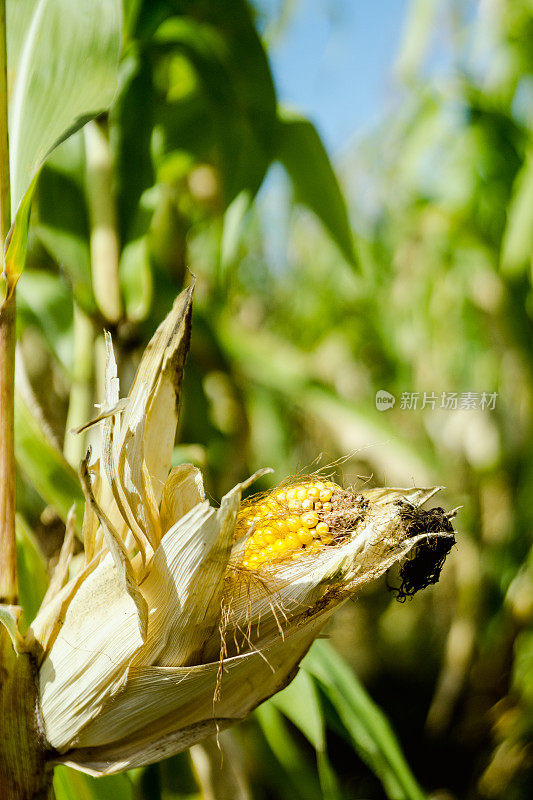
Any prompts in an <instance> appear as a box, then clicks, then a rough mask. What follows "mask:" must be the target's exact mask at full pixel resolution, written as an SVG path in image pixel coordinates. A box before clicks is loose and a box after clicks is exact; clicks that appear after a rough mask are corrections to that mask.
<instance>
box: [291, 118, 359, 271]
mask: <svg viewBox="0 0 533 800" xmlns="http://www.w3.org/2000/svg"><path fill="white" fill-rule="evenodd" d="M277 157H278V158H279V160H280V161H281V163H282V164H283V166H284V167H285V169H286V170H287V172H288V173H289V175H290V178H291V180H292V182H293V184H294V189H295V192H296V199H297V200H299V201H300V202H301V203H303V204H304V205H306V206H308V207H309V208H310V209H311V210H312V211H314V213H315V214H316V215H317V217H318V218H319V219H320V220H321V221H322V223H323V224H324V226H325V227H326V228H327V230H328V231H329V233H330V234H331V236H332V237H333V239H334V241H335V242H336V243H337V245H338V247H339V249H340V250H341V252H342V253H343V255H344V257H345V258H346V260H347V261H348V262H349V263H350V264H353V265H354V266H355V265H356V264H357V258H356V255H355V247H354V241H353V235H352V229H351V226H350V221H349V219H348V210H347V208H346V202H345V200H344V197H343V195H342V192H341V189H340V187H339V183H338V181H337V178H336V176H335V172H334V171H333V167H332V166H331V162H330V160H329V158H328V154H327V153H326V150H325V148H324V145H323V144H322V141H321V139H320V136H319V135H318V133H317V131H316V128H315V127H314V125H312V124H311V122H309V120H307V119H305V118H303V117H299V116H290V115H288V114H284V115H283V116H282V117H280V119H279V125H278V153H277Z"/></svg>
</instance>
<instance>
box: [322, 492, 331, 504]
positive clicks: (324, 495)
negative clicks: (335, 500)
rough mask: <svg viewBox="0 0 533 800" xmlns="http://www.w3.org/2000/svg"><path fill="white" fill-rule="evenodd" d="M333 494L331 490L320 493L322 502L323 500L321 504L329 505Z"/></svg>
mask: <svg viewBox="0 0 533 800" xmlns="http://www.w3.org/2000/svg"><path fill="white" fill-rule="evenodd" d="M332 494H333V492H332V491H331V489H322V491H321V492H320V500H321V502H322V503H327V502H328V501H329V500H331V495H332Z"/></svg>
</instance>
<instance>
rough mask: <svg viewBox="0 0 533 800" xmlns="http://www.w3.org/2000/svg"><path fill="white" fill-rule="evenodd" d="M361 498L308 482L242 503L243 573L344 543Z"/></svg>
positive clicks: (239, 533) (329, 485)
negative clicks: (244, 570)
mask: <svg viewBox="0 0 533 800" xmlns="http://www.w3.org/2000/svg"><path fill="white" fill-rule="evenodd" d="M364 504H365V501H364V498H363V497H362V496H357V495H356V494H355V493H351V492H345V491H344V490H343V489H341V487H340V486H338V485H337V484H336V483H333V481H330V480H319V479H316V480H313V479H304V480H301V481H298V482H296V483H293V484H291V485H288V486H286V487H284V488H282V489H278V490H275V491H273V492H271V493H270V494H268V495H267V496H264V495H263V496H260V497H259V498H251V500H248V501H247V502H245V503H243V505H242V506H241V510H240V513H239V516H238V518H237V525H236V538H237V540H239V539H246V547H245V550H244V554H243V560H242V562H241V567H243V568H244V569H247V570H256V569H261V568H268V567H269V566H271V565H273V564H276V563H278V562H280V561H283V560H286V559H292V560H293V561H296V560H298V559H299V558H301V557H305V556H306V555H309V554H313V553H317V552H320V550H322V549H323V548H324V547H326V546H328V545H333V544H335V543H336V542H339V541H341V540H342V538H343V536H345V535H346V533H347V531H349V530H350V529H352V528H353V527H354V525H355V522H356V521H357V518H358V517H359V516H360V514H359V511H360V510H361V509H362V508H363V507H364Z"/></svg>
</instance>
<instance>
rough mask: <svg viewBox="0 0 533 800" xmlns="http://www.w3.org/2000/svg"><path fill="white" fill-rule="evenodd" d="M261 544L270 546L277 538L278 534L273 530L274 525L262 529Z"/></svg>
mask: <svg viewBox="0 0 533 800" xmlns="http://www.w3.org/2000/svg"><path fill="white" fill-rule="evenodd" d="M262 531H263V542H264V544H272V542H275V541H276V539H277V538H278V532H277V531H276V530H275V529H274V523H273V524H272V527H270V526H269V527H268V528H263V529H262Z"/></svg>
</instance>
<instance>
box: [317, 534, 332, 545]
mask: <svg viewBox="0 0 533 800" xmlns="http://www.w3.org/2000/svg"><path fill="white" fill-rule="evenodd" d="M320 541H321V543H322V544H331V542H332V541H333V536H332V535H331V533H323V534H322V536H321V537H320Z"/></svg>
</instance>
